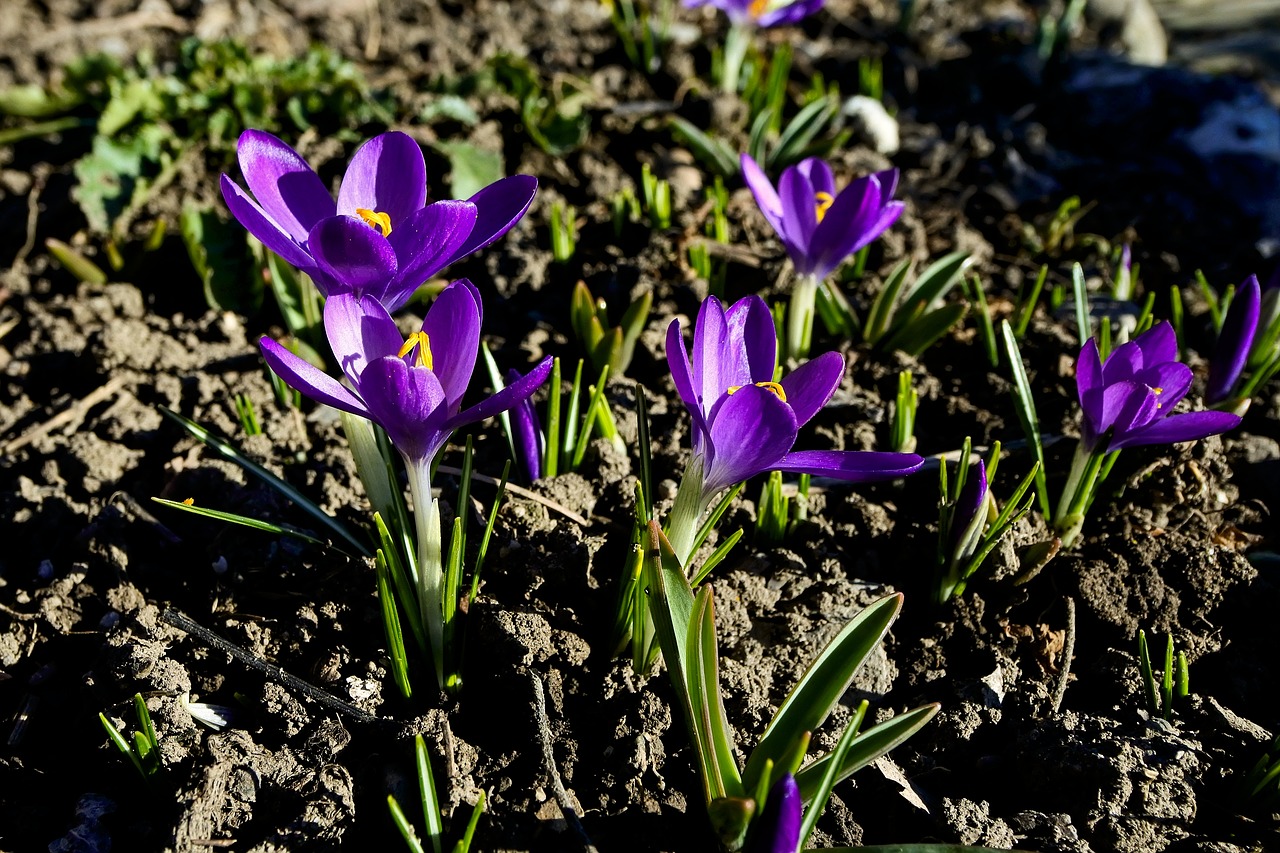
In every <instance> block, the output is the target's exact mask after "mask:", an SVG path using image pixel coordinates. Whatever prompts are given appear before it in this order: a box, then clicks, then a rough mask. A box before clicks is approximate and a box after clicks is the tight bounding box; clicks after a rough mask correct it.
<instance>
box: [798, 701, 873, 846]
mask: <svg viewBox="0 0 1280 853" xmlns="http://www.w3.org/2000/svg"><path fill="white" fill-rule="evenodd" d="M866 718H867V700H866V699H863V700H862V702H861V703H859V705H858V710H856V711H855V712H854V714H853V719H851V720H850V721H849V724H848V725H847V726H845V727H844V731H843V732H842V733H841V734H840V740H839V741H838V742H837V743H836V748H835V749H833V750H832V751H831V760H830V761H828V762H827V770H826V772H825V773H823V774H822V778H821V779H820V780H819V782H818V790H817V791H816V792H815V793H814V795H813V798H812V799H811V800H810V802H809V808H807V809H805V810H804V820H803V821H801V824H800V848H801V849H804V848H805V847H807V846H809V836H811V835H813V828H814V827H815V826H817V824H818V818H820V817H821V816H822V812H823V811H824V810H825V809H826V807H827V801H828V800H830V799H831V789H832V788H834V787H835V786H836V768H838V767H842V766H844V763H845V761H846V759H847V758H848V756H849V750H850V748H851V747H852V746H853V741H854V738H856V737H857V736H858V730H859V729H861V728H862V721H863V720H865V719H866Z"/></svg>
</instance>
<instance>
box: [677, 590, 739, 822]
mask: <svg viewBox="0 0 1280 853" xmlns="http://www.w3.org/2000/svg"><path fill="white" fill-rule="evenodd" d="M686 648H687V649H688V650H689V654H690V658H689V661H688V666H687V668H686V677H687V678H688V680H689V701H690V705H691V706H692V708H693V712H694V714H693V725H694V731H695V733H696V736H697V740H698V742H699V744H700V746H699V748H698V754H699V756H700V757H701V759H702V761H703V762H704V766H703V779H704V780H711V783H712V784H711V799H713V800H715V799H720V798H722V797H741V796H743V795H744V794H745V791H744V790H743V787H742V778H741V777H740V776H739V774H738V765H737V764H736V763H735V761H734V757H733V737H732V735H731V733H730V731H729V721H728V719H727V718H726V717H725V713H724V702H723V701H722V699H721V696H720V664H719V653H718V651H717V649H716V615H715V600H714V598H713V596H712V593H711V587H710V586H704V587H702V589H700V590H698V595H697V598H696V599H694V603H693V616H692V620H691V621H690V623H689V638H688V640H687V642H686Z"/></svg>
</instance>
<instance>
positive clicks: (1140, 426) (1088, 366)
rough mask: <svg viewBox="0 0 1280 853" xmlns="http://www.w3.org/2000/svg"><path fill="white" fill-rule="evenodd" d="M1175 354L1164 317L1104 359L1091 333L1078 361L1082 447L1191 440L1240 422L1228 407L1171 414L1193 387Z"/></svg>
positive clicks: (1110, 447) (1092, 448) (1113, 447)
mask: <svg viewBox="0 0 1280 853" xmlns="http://www.w3.org/2000/svg"><path fill="white" fill-rule="evenodd" d="M1177 357H1178V341H1177V338H1176V336H1175V335H1174V332H1173V327H1172V326H1170V325H1169V324H1168V323H1160V324H1159V325H1157V326H1155V327H1153V328H1151V329H1150V330H1148V331H1146V332H1144V333H1142V334H1141V335H1139V336H1138V337H1137V338H1135V339H1133V340H1132V341H1129V342H1128V343H1124V344H1121V345H1120V346H1118V347H1116V349H1115V351H1114V352H1112V353H1111V355H1110V356H1109V357H1108V358H1107V360H1106V363H1105V364H1104V363H1103V362H1102V360H1101V359H1100V358H1099V355H1098V344H1097V341H1096V340H1094V339H1093V338H1090V339H1089V342H1088V343H1086V344H1085V345H1084V348H1083V349H1081V350H1080V358H1079V360H1078V361H1077V362H1076V387H1077V391H1078V393H1079V399H1080V408H1081V410H1082V411H1083V412H1084V424H1083V427H1082V432H1083V437H1082V442H1083V445H1082V446H1083V447H1084V449H1086V450H1088V451H1095V450H1097V449H1099V448H1103V449H1105V450H1107V451H1111V450H1120V449H1122V448H1125V447H1142V446H1145V445H1149V444H1173V443H1174V442H1179V441H1195V440H1197V439H1201V438H1204V437H1206V436H1210V435H1217V434H1218V433H1222V432H1226V431H1227V430H1229V429H1231V428H1232V427H1234V426H1236V425H1237V424H1239V423H1240V418H1239V417H1238V416H1236V415H1233V414H1230V413H1228V412H1214V411H1204V412H1184V413H1182V414H1176V415H1175V414H1173V409H1174V407H1175V406H1177V405H1178V403H1179V401H1181V400H1182V398H1183V397H1185V396H1186V394H1187V391H1188V390H1189V389H1190V387H1191V369H1190V368H1189V367H1187V366H1186V365H1185V364H1181V363H1179V362H1178V361H1177Z"/></svg>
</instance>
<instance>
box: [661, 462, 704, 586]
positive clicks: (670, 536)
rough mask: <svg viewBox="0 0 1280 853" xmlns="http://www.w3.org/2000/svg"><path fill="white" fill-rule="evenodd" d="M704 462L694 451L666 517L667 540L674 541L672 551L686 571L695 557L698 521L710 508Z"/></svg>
mask: <svg viewBox="0 0 1280 853" xmlns="http://www.w3.org/2000/svg"><path fill="white" fill-rule="evenodd" d="M702 465H703V462H702V457H701V456H700V455H698V454H694V457H693V458H692V459H690V460H689V467H687V468H685V469H684V475H683V476H682V477H681V478H680V487H679V489H678V490H677V491H676V502H675V504H674V505H673V506H672V507H671V513H670V515H668V516H667V529H666V534H667V540H668V541H670V542H671V550H672V551H674V552H675V555H676V557H677V558H678V559H679V560H680V565H681V566H682V567H684V569H685V570H686V572H687V571H688V568H689V565H688V564H689V558H690V557H692V556H693V543H694V541H695V540H696V539H697V536H698V522H699V521H700V520H701V519H702V515H703V513H705V512H706V510H707V501H706V500H704V497H703V494H702V483H703V471H702Z"/></svg>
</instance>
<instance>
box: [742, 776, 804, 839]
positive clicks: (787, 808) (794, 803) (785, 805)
mask: <svg viewBox="0 0 1280 853" xmlns="http://www.w3.org/2000/svg"><path fill="white" fill-rule="evenodd" d="M801 825H802V824H801V799H800V786H799V785H797V784H796V777H794V776H792V775H791V774H790V773H784V774H783V775H782V777H781V778H780V779H778V781H777V782H774V783H773V787H771V788H770V789H769V796H768V798H767V799H766V800H765V803H764V811H762V812H761V813H760V816H759V817H757V818H756V819H755V821H753V822H752V828H751V843H750V844H749V845H748V847H747V853H796V850H797V849H798V848H799V847H800V828H801Z"/></svg>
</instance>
